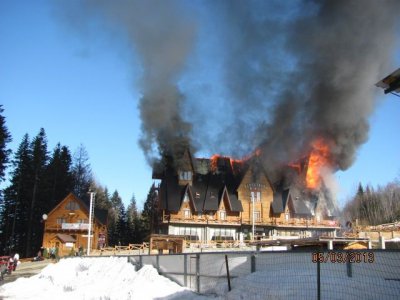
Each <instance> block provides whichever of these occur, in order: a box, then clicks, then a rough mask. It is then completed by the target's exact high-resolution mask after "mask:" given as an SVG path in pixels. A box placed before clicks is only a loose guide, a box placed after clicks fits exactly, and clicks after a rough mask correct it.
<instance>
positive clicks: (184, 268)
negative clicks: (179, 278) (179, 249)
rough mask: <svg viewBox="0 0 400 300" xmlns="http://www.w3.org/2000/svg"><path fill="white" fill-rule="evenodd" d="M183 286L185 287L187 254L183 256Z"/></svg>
mask: <svg viewBox="0 0 400 300" xmlns="http://www.w3.org/2000/svg"><path fill="white" fill-rule="evenodd" d="M183 284H184V285H185V286H186V287H187V254H184V256H183Z"/></svg>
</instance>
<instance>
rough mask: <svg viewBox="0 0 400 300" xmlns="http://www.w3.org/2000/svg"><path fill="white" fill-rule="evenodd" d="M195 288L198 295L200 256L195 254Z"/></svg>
mask: <svg viewBox="0 0 400 300" xmlns="http://www.w3.org/2000/svg"><path fill="white" fill-rule="evenodd" d="M196 286H197V292H198V293H200V254H199V253H197V254H196Z"/></svg>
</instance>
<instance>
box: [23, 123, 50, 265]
mask: <svg viewBox="0 0 400 300" xmlns="http://www.w3.org/2000/svg"><path fill="white" fill-rule="evenodd" d="M31 149H32V150H31V151H32V168H33V169H32V171H33V186H32V196H31V199H30V205H29V210H28V212H29V217H28V222H27V226H26V227H27V228H26V231H27V237H26V240H27V241H26V250H25V255H26V256H27V257H29V256H31V255H33V254H34V253H36V252H37V250H38V249H39V248H40V246H41V244H42V238H43V228H42V227H43V225H42V224H41V222H42V215H43V213H45V212H47V208H48V205H47V203H46V202H47V201H46V193H45V172H46V168H47V163H48V153H47V138H46V133H45V131H44V129H43V128H41V129H40V131H39V134H38V135H37V136H36V137H35V138H34V139H33V141H32V143H31Z"/></svg>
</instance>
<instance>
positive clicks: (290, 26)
mask: <svg viewBox="0 0 400 300" xmlns="http://www.w3.org/2000/svg"><path fill="white" fill-rule="evenodd" d="M279 5H281V6H279ZM225 6H226V7H223V8H224V11H225V13H226V15H227V17H226V18H225V21H226V22H227V24H228V26H227V29H226V30H227V31H228V32H231V33H230V35H231V36H232V39H234V42H232V43H230V44H229V45H228V46H227V48H226V49H227V59H226V61H227V67H226V80H227V85H229V86H230V88H229V91H230V92H231V93H232V97H231V99H230V105H231V106H233V107H234V109H235V111H236V112H237V119H235V122H236V124H237V125H239V126H236V127H237V128H238V130H237V131H233V132H237V133H238V134H237V135H234V136H232V135H231V136H230V139H232V140H237V139H240V138H241V137H243V132H244V131H247V132H248V130H249V129H252V128H254V127H255V126H254V124H255V125H259V126H258V129H257V130H256V136H257V139H256V140H257V143H259V144H260V145H261V148H262V149H263V156H264V161H265V162H266V164H267V165H269V166H270V167H271V166H274V165H276V164H279V163H285V162H288V161H291V160H295V159H298V158H299V157H301V156H302V155H304V154H306V153H307V151H309V147H310V144H311V143H312V141H313V140H315V139H316V138H318V137H324V138H325V139H326V140H327V141H328V142H329V143H331V147H332V151H333V159H334V164H335V166H334V167H335V168H339V169H342V170H345V169H347V168H348V167H349V166H350V165H351V164H352V162H353V161H354V158H355V154H356V150H357V149H358V147H359V146H360V145H361V144H363V143H364V142H365V141H366V140H367V138H368V130H369V126H368V118H369V116H370V115H371V113H372V111H373V109H374V107H375V105H376V97H375V96H376V95H375V93H374V90H376V88H375V87H374V83H375V82H377V80H378V79H379V78H380V77H382V75H383V74H385V72H387V71H388V70H390V69H392V68H393V66H391V67H389V68H388V66H390V62H391V58H392V57H393V51H394V45H395V40H396V38H398V37H396V28H398V27H396V26H397V25H398V20H400V18H399V17H400V10H399V8H400V2H398V1H347V0H346V1H315V2H314V1H303V2H290V5H289V6H287V5H284V4H279V3H278V2H268V3H265V2H257V1H251V2H247V1H246V2H239V1H238V2H235V1H234V2H231V1H229V2H227V3H225ZM235 22H236V23H235ZM285 60H286V61H285ZM260 123H261V125H260ZM243 124H246V126H244V125H243ZM230 126H235V124H230ZM251 138H253V141H254V136H251ZM243 143H244V144H246V145H250V144H251V140H249V139H247V140H244V141H243Z"/></svg>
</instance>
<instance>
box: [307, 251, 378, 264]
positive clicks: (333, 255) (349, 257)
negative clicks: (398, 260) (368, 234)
mask: <svg viewBox="0 0 400 300" xmlns="http://www.w3.org/2000/svg"><path fill="white" fill-rule="evenodd" d="M311 256H312V258H311V260H312V262H313V263H318V262H320V263H370V264H372V263H373V262H375V254H374V252H371V251H365V252H335V251H329V252H313V253H312V254H311Z"/></svg>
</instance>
